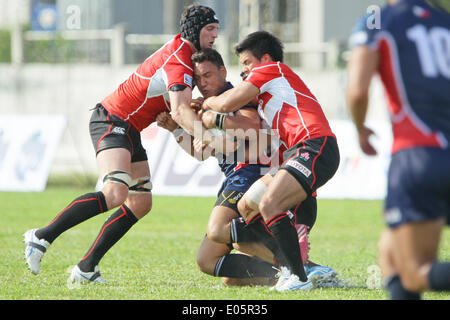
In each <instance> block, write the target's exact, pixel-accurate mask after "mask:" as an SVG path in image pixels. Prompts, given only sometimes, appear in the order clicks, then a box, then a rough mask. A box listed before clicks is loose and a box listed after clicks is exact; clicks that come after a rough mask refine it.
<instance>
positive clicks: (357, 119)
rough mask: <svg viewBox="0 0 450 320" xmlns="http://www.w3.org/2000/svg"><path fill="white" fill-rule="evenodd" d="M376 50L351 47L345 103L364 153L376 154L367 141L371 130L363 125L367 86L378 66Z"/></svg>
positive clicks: (367, 102)
mask: <svg viewBox="0 0 450 320" xmlns="http://www.w3.org/2000/svg"><path fill="white" fill-rule="evenodd" d="M378 61H379V56H378V52H376V51H374V50H372V49H370V48H369V47H367V46H358V47H355V48H354V49H352V52H351V55H350V60H349V63H348V87H347V105H348V108H349V111H350V115H351V117H352V120H353V122H354V124H355V126H356V130H357V132H358V138H359V144H360V146H361V149H362V151H363V152H364V153H366V154H368V155H376V154H377V152H376V150H375V149H374V148H373V146H372V145H371V143H370V142H369V137H370V136H371V135H372V134H373V131H372V130H371V129H369V128H367V127H366V126H365V120H366V115H367V108H368V104H369V87H370V82H371V79H372V76H373V75H374V74H375V72H376V70H377V68H378Z"/></svg>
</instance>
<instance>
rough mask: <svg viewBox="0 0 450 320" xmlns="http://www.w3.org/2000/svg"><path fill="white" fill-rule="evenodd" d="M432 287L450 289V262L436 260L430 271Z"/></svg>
mask: <svg viewBox="0 0 450 320" xmlns="http://www.w3.org/2000/svg"><path fill="white" fill-rule="evenodd" d="M428 283H429V285H430V289H431V290H434V291H450V262H437V261H435V262H434V263H433V264H432V266H431V269H430V272H429V273H428Z"/></svg>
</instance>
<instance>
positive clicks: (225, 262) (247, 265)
mask: <svg viewBox="0 0 450 320" xmlns="http://www.w3.org/2000/svg"><path fill="white" fill-rule="evenodd" d="M277 272H278V270H277V269H276V267H275V266H273V265H271V264H270V263H267V262H265V261H263V260H260V259H257V258H253V257H250V256H247V255H245V254H239V253H236V254H227V255H225V256H223V257H222V258H220V259H219V261H217V264H216V267H215V269H214V276H216V277H229V278H238V279H243V278H255V277H262V278H273V277H275V275H276V274H277Z"/></svg>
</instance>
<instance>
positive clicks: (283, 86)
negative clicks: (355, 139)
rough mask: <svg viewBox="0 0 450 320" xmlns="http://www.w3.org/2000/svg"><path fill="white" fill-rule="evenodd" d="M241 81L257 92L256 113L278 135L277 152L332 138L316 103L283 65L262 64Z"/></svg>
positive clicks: (296, 77)
mask: <svg viewBox="0 0 450 320" xmlns="http://www.w3.org/2000/svg"><path fill="white" fill-rule="evenodd" d="M245 81H248V82H250V83H251V84H253V85H254V86H256V87H257V88H259V90H260V94H259V96H258V113H259V115H260V116H261V118H262V119H263V120H264V121H263V123H264V122H265V123H266V124H267V125H268V126H269V127H270V128H271V129H272V130H273V131H274V132H275V134H277V135H279V137H280V144H281V145H280V151H281V152H283V151H285V150H287V149H289V148H291V147H292V146H294V145H295V144H297V143H298V142H300V141H303V140H307V139H314V138H319V137H324V136H331V137H334V138H336V137H335V135H334V134H333V132H332V131H331V128H330V126H329V124H328V120H327V118H326V117H325V114H324V113H323V110H322V108H321V106H320V104H319V102H317V99H316V98H315V97H314V95H313V94H312V93H311V92H310V91H309V89H308V88H307V87H306V85H305V84H304V82H303V81H302V80H301V79H300V77H299V76H298V75H297V74H296V73H294V72H293V71H292V70H291V69H290V68H289V67H288V66H287V65H285V64H283V63H281V62H268V63H262V64H260V65H258V66H257V67H255V68H253V69H252V71H251V72H250V74H249V75H248V76H247V78H246V79H245Z"/></svg>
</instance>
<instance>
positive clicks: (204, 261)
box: [196, 250, 215, 275]
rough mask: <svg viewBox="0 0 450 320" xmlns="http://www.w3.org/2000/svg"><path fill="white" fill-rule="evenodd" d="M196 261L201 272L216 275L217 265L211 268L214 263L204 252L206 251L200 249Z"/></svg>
mask: <svg viewBox="0 0 450 320" xmlns="http://www.w3.org/2000/svg"><path fill="white" fill-rule="evenodd" d="M196 262H197V267H198V269H199V270H200V271H201V272H203V273H206V274H209V275H214V267H215V265H214V266H213V267H212V268H211V266H212V263H211V261H210V259H208V257H207V256H206V255H205V254H204V252H202V250H199V251H198V252H197V257H196Z"/></svg>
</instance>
